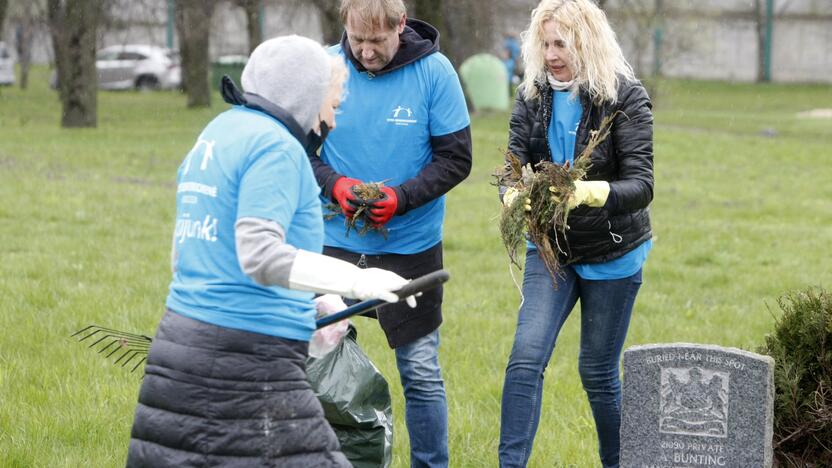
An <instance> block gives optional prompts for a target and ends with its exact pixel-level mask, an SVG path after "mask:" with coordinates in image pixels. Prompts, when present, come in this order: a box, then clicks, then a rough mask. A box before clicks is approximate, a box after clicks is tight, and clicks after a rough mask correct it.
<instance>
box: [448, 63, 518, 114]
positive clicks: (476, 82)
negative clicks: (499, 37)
mask: <svg viewBox="0 0 832 468" xmlns="http://www.w3.org/2000/svg"><path fill="white" fill-rule="evenodd" d="M459 75H460V76H461V77H462V82H463V83H464V84H465V92H466V93H467V95H468V98H469V99H470V100H471V105H473V106H474V109H475V110H478V111H480V110H486V109H491V110H500V111H504V110H508V105H509V81H508V72H507V71H506V66H505V64H504V63H503V62H502V61H500V59H498V58H497V57H495V56H493V55H491V54H476V55H472V56H471V57H468V59H467V60H465V61H464V62H462V66H460V67H459Z"/></svg>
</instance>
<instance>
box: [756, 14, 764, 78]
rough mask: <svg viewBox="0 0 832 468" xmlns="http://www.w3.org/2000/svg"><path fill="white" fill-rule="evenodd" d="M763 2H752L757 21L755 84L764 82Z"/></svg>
mask: <svg viewBox="0 0 832 468" xmlns="http://www.w3.org/2000/svg"><path fill="white" fill-rule="evenodd" d="M765 9H766V7H765V3H764V0H754V17H755V18H756V19H757V82H758V83H762V82H764V81H766V18H765V14H766V13H765Z"/></svg>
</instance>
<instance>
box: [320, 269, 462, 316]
mask: <svg viewBox="0 0 832 468" xmlns="http://www.w3.org/2000/svg"><path fill="white" fill-rule="evenodd" d="M450 278H451V275H450V274H449V273H448V272H447V271H445V270H436V271H434V272H431V273H428V274H426V275H424V276H420V277H418V278H416V279H414V280H412V281H411V282H409V283H407V284H406V285H404V287H402V288H401V289H399V290H398V291H393V294H395V295H397V296H399V298H400V300H404V298H406V297H408V296H413V295H414V294H418V293H420V292H424V291H428V290H431V289H433V288H437V287H439V286H441V285H442V283H445V282H446V281H448V280H449V279H450ZM385 304H389V303H388V302H386V301H382V300H381V299H369V300H366V301H362V302H359V303H358V304H354V305H351V306H349V307H347V308H346V309H344V310H342V311H340V312H338V313H335V314H332V315H327V316H326V317H323V318H321V319H319V320H318V321H317V322H316V323H315V328H323V327H325V326H327V325H331V324H333V323H335V322H340V321H341V320H344V319H347V318H350V317H352V316H353V315H358V314H364V313H367V312H369V311H371V310H374V309H377V308H379V307H381V306H383V305H385Z"/></svg>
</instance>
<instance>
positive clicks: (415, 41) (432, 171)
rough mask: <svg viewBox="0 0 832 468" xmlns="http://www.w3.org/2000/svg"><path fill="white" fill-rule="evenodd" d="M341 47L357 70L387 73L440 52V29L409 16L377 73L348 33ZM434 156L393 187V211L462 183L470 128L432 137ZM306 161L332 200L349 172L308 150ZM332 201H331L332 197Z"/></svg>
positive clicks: (403, 210) (468, 169)
mask: <svg viewBox="0 0 832 468" xmlns="http://www.w3.org/2000/svg"><path fill="white" fill-rule="evenodd" d="M341 48H342V50H343V51H344V54H345V55H346V57H347V58H348V59H349V60H350V62H352V64H353V65H354V66H355V68H356V70H358V72H359V73H368V74H370V75H372V76H378V75H383V74H385V73H390V72H392V71H395V70H397V69H399V68H402V67H404V66H406V65H408V64H411V63H413V62H415V61H417V60H419V59H421V58H424V57H426V56H428V55H430V54H432V53H434V52H438V51H439V31H437V30H436V28H434V27H433V26H431V25H430V24H428V23H425V22H424V21H419V20H417V19H412V18H409V19H408V20H407V24H406V25H405V28H404V31H403V32H402V33H401V34H400V35H399V50H398V51H397V52H396V55H395V56H393V59H392V60H391V61H390V63H388V64H387V65H386V66H385V67H384V68H383V69H381V70H379V71H378V72H375V73H373V72H369V71H367V70H366V69H365V68H364V67H363V66H362V65H361V63H360V62H359V61H358V60H357V59H356V58H355V56H353V54H352V50H351V49H350V44H349V41H347V35H346V34H344V35H343V36H342V37H341ZM430 145H431V148H432V151H433V158H432V159H431V162H430V163H428V164H427V165H426V166H425V167H423V168H422V170H421V171H420V172H419V174H417V175H416V176H415V177H413V178H412V179H409V180H407V181H405V182H404V183H402V184H401V185H397V186H393V187H392V188H393V190H395V191H396V197H397V199H398V207H397V210H396V214H397V215H400V214H403V213H406V212H407V211H409V210H412V209H414V208H418V207H420V206H422V205H424V204H425V203H428V202H430V201H433V200H435V199H437V198H439V197H441V196H442V195H444V194H445V193H447V192H448V191H449V190H451V189H452V188H453V187H454V186H456V185H457V184H459V183H460V182H462V181H463V180H464V179H465V178H466V177H468V174H469V173H470V172H471V127H470V126H468V127H465V128H463V129H461V130H459V131H456V132H453V133H449V134H447V135H440V136H435V137H431V139H430ZM309 162H310V163H311V164H312V169H313V170H314V172H315V178H316V179H317V181H318V185H319V186H320V187H321V192H322V193H323V195H324V197H326V198H330V199H332V188H333V186H334V185H335V181H337V180H338V179H340V178H341V177H344V176H345V175H346V176H349V174H339V173H337V172H335V170H334V169H332V167H330V166H329V165H328V164H326V163H324V162H323V161H321V158H319V157H318V156H317V155H316V154H315V153H313V152H310V153H309ZM333 201H334V200H333Z"/></svg>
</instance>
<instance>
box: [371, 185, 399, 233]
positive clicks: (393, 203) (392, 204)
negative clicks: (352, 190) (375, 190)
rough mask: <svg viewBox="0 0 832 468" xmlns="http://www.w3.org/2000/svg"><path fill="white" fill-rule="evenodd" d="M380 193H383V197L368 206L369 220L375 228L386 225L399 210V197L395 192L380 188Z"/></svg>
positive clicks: (388, 188) (390, 189) (387, 188)
mask: <svg viewBox="0 0 832 468" xmlns="http://www.w3.org/2000/svg"><path fill="white" fill-rule="evenodd" d="M381 191H382V192H384V196H383V197H382V198H381V199H380V200H377V201H374V202H373V203H372V204H371V205H370V214H369V218H370V221H372V222H373V224H375V225H376V226H382V225H384V224H387V221H390V218H392V217H393V215H395V214H396V210H397V209H398V208H399V197H398V196H397V195H396V191H395V190H393V189H392V188H390V187H382V188H381Z"/></svg>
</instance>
